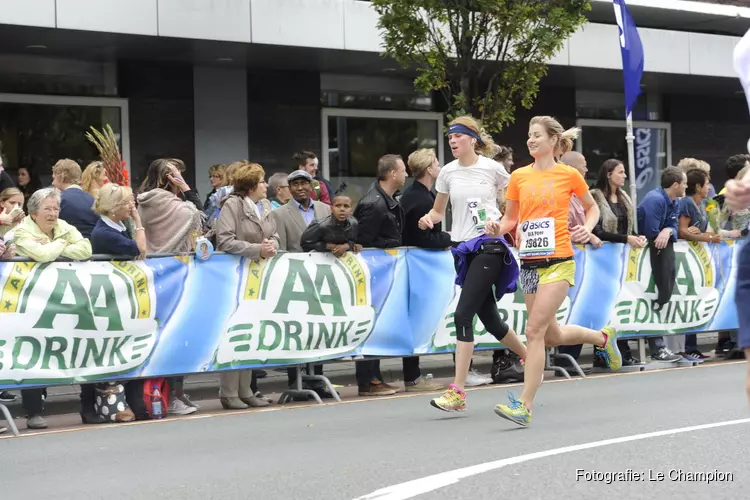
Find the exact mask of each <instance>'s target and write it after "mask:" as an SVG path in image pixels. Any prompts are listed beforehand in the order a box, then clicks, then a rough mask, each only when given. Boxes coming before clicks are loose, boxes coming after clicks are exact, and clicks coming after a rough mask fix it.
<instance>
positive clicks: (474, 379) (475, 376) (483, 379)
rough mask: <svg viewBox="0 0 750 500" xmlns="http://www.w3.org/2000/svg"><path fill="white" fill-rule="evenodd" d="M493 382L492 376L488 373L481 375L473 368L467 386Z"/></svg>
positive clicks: (467, 379) (467, 378)
mask: <svg viewBox="0 0 750 500" xmlns="http://www.w3.org/2000/svg"><path fill="white" fill-rule="evenodd" d="M491 383H492V377H490V376H488V375H481V374H479V373H477V371H476V370H471V371H470V372H469V375H468V376H467V377H466V384H464V385H466V387H477V386H480V385H487V384H491Z"/></svg>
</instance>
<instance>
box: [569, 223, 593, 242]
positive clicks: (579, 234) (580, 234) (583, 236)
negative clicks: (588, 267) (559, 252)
mask: <svg viewBox="0 0 750 500" xmlns="http://www.w3.org/2000/svg"><path fill="white" fill-rule="evenodd" d="M592 236H593V235H592V234H591V231H589V230H588V228H587V227H586V226H576V227H574V228H573V232H572V233H571V234H570V237H571V238H572V239H573V241H575V242H576V243H588V242H589V241H590V240H591V237H592Z"/></svg>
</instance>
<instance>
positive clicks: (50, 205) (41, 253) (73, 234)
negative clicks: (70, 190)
mask: <svg viewBox="0 0 750 500" xmlns="http://www.w3.org/2000/svg"><path fill="white" fill-rule="evenodd" d="M59 216H60V191H58V190H57V189H55V188H45V189H40V190H39V191H37V192H35V193H34V194H32V195H31V197H30V198H29V215H28V216H27V217H25V218H24V219H23V222H21V223H20V224H19V225H18V226H17V227H16V228H15V232H14V233H15V234H14V237H13V242H14V243H15V244H16V250H17V252H18V255H21V256H25V257H29V258H31V259H33V260H35V261H37V262H51V261H53V260H55V259H58V258H60V257H67V258H69V259H73V260H86V259H89V258H91V243H90V242H89V240H87V239H86V238H84V237H83V236H81V233H80V232H79V231H78V230H77V229H76V228H75V227H73V226H71V225H70V224H68V223H67V222H65V221H64V220H62V219H60V218H59Z"/></svg>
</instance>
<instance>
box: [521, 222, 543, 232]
mask: <svg viewBox="0 0 750 500" xmlns="http://www.w3.org/2000/svg"><path fill="white" fill-rule="evenodd" d="M549 222H550V221H548V220H543V221H538V222H533V221H526V222H524V223H523V224H522V225H521V230H522V231H523V232H524V233H525V232H526V231H536V230H537V229H548V228H549V227H550V225H549Z"/></svg>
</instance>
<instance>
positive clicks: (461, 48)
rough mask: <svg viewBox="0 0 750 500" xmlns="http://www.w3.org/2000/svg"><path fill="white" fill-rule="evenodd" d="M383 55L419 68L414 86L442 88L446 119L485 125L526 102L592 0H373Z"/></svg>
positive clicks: (494, 127) (510, 115)
mask: <svg viewBox="0 0 750 500" xmlns="http://www.w3.org/2000/svg"><path fill="white" fill-rule="evenodd" d="M372 3H373V5H374V7H375V10H376V11H377V13H378V14H379V16H380V21H379V23H378V27H379V28H380V29H381V31H382V33H383V36H384V49H385V50H384V55H385V56H389V57H392V58H393V59H395V60H396V61H397V62H398V63H399V64H401V65H402V66H403V67H405V68H408V67H416V69H417V71H418V76H417V78H416V79H415V80H414V85H415V87H416V88H417V89H418V90H421V91H424V92H429V91H440V92H441V93H442V95H443V96H444V97H445V100H446V102H447V103H448V105H449V113H448V115H449V117H452V116H456V115H459V114H464V113H471V114H473V115H474V116H476V117H478V118H480V119H481V120H482V122H483V124H484V126H485V128H486V129H487V130H488V131H499V130H501V129H502V128H503V127H504V126H505V125H507V124H510V123H513V121H514V116H515V111H516V107H517V106H518V105H521V106H523V107H524V108H527V109H528V108H530V107H531V105H532V104H533V102H534V99H535V98H536V95H537V92H538V90H539V81H540V80H541V79H542V77H544V76H545V75H546V74H547V65H546V64H545V63H546V61H548V60H549V58H550V57H552V56H553V55H555V54H556V53H557V52H558V51H559V50H560V49H561V48H562V46H563V43H564V41H565V40H566V39H567V38H568V37H570V36H571V35H572V34H573V33H574V32H575V31H576V29H578V27H579V26H581V25H582V24H583V23H584V22H586V18H585V12H586V11H588V10H589V9H590V8H591V6H590V2H589V0H372Z"/></svg>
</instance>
